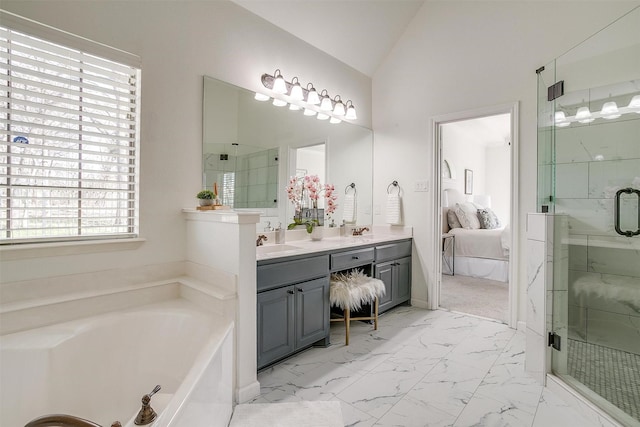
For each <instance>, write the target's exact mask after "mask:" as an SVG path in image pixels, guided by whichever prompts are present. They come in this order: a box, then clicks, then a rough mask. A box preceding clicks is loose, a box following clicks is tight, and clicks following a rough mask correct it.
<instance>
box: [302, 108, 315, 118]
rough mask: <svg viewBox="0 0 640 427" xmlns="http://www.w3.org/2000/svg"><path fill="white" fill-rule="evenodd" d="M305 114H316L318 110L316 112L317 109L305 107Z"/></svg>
mask: <svg viewBox="0 0 640 427" xmlns="http://www.w3.org/2000/svg"><path fill="white" fill-rule="evenodd" d="M304 115H305V116H315V115H316V112H315V110H310V109H309V108H305V109H304Z"/></svg>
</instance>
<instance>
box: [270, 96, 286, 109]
mask: <svg viewBox="0 0 640 427" xmlns="http://www.w3.org/2000/svg"><path fill="white" fill-rule="evenodd" d="M273 105H275V106H276V107H284V106H285V105H287V101H283V100H282V99H278V98H273Z"/></svg>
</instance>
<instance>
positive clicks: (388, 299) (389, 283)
mask: <svg viewBox="0 0 640 427" xmlns="http://www.w3.org/2000/svg"><path fill="white" fill-rule="evenodd" d="M375 278H376V279H380V280H382V281H383V282H384V288H385V291H386V292H385V294H384V296H383V297H382V298H380V300H379V301H378V311H379V312H383V311H385V310H388V309H389V308H391V307H393V305H394V303H393V293H394V290H393V288H394V283H393V282H394V280H393V261H389V262H383V263H380V264H376V267H375Z"/></svg>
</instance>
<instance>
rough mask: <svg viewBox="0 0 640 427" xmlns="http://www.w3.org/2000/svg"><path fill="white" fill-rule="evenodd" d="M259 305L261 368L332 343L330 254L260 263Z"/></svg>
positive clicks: (259, 360) (258, 322)
mask: <svg viewBox="0 0 640 427" xmlns="http://www.w3.org/2000/svg"><path fill="white" fill-rule="evenodd" d="M318 276H320V277H318ZM305 279H310V280H305ZM257 308H258V313H257V329H258V330H257V332H258V342H257V345H258V369H260V368H263V367H265V366H267V365H269V364H271V363H273V362H275V361H277V360H279V359H282V358H284V357H286V356H289V355H291V354H293V353H294V352H296V351H298V350H301V349H303V348H305V347H309V346H310V345H312V344H314V343H316V342H318V341H323V340H325V344H326V343H328V340H329V308H330V307H329V257H328V255H323V256H314V257H309V258H302V259H295V260H286V261H282V262H275V263H267V264H264V265H258V299H257Z"/></svg>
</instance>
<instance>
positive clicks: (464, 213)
mask: <svg viewBox="0 0 640 427" xmlns="http://www.w3.org/2000/svg"><path fill="white" fill-rule="evenodd" d="M455 212H456V216H457V217H458V221H460V225H462V228H466V229H467V230H477V229H479V228H480V220H479V219H478V208H477V207H476V206H475V205H474V204H473V203H470V202H467V203H456V209H455Z"/></svg>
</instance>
